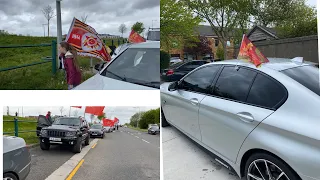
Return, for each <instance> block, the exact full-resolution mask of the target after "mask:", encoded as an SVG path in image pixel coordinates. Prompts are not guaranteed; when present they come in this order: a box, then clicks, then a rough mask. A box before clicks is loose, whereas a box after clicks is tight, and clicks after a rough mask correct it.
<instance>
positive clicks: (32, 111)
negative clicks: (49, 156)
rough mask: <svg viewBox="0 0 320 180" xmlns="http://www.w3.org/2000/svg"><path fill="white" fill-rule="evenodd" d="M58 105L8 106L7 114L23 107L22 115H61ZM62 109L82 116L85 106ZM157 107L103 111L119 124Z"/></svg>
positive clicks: (67, 112) (88, 117)
mask: <svg viewBox="0 0 320 180" xmlns="http://www.w3.org/2000/svg"><path fill="white" fill-rule="evenodd" d="M60 107H61V106H47V107H44V106H41V107H36V106H33V107H32V106H28V107H22V106H20V107H17V106H9V114H10V115H12V116H14V115H15V113H16V112H19V116H22V109H23V116H38V115H40V114H41V115H46V114H47V112H48V111H51V116H55V115H61V113H60ZM62 107H63V109H64V111H63V113H62V115H67V116H69V111H70V115H71V116H75V115H76V116H77V117H78V116H82V117H83V115H84V110H85V107H84V106H83V107H82V109H79V108H71V109H70V107H69V106H62ZM156 108H159V107H152V106H148V107H146V106H136V107H129V106H128V107H125V106H121V107H112V106H111V107H110V106H108V107H105V108H104V112H105V113H106V116H107V118H111V119H113V118H114V117H117V118H118V119H119V120H120V124H124V123H129V122H130V118H131V116H132V115H134V114H135V113H137V112H139V110H140V111H147V110H150V109H156ZM3 114H7V106H5V107H3ZM85 118H86V120H87V121H88V122H91V115H90V114H86V116H85ZM92 120H93V121H94V120H97V119H96V116H95V117H93V119H92Z"/></svg>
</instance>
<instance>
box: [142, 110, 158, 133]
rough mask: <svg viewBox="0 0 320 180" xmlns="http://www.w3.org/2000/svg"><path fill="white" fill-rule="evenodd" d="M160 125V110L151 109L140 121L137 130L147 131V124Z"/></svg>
mask: <svg viewBox="0 0 320 180" xmlns="http://www.w3.org/2000/svg"><path fill="white" fill-rule="evenodd" d="M159 123H160V108H158V109H152V110H149V111H147V112H145V113H144V114H143V115H142V117H141V119H140V121H139V128H141V129H147V128H148V125H149V124H159Z"/></svg>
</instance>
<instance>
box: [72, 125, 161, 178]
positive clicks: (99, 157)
mask: <svg viewBox="0 0 320 180" xmlns="http://www.w3.org/2000/svg"><path fill="white" fill-rule="evenodd" d="M159 147H160V136H159V135H148V134H147V133H143V132H139V131H136V130H132V129H128V128H119V130H118V131H115V132H113V133H109V134H107V136H106V137H105V138H104V139H101V140H99V141H98V143H97V145H96V146H95V147H94V148H93V149H91V150H90V151H89V153H88V154H87V155H86V156H85V158H84V163H83V164H82V165H81V167H80V168H79V170H78V171H77V172H76V174H75V176H74V177H73V179H76V180H87V179H97V180H98V179H106V180H132V179H139V180H159V179H160V148H159Z"/></svg>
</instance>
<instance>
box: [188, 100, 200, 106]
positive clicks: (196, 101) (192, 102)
mask: <svg viewBox="0 0 320 180" xmlns="http://www.w3.org/2000/svg"><path fill="white" fill-rule="evenodd" d="M190 103H191V104H193V105H195V106H197V105H198V104H199V101H198V99H197V98H192V99H190Z"/></svg>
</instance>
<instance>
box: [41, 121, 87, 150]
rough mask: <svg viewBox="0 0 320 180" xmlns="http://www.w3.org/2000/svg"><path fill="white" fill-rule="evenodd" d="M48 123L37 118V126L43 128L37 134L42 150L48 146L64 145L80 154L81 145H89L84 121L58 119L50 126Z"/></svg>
mask: <svg viewBox="0 0 320 180" xmlns="http://www.w3.org/2000/svg"><path fill="white" fill-rule="evenodd" d="M48 123H49V121H47V120H46V119H45V117H44V119H43V117H42V118H40V117H39V118H38V124H42V126H43V127H42V129H41V131H40V134H39V138H40V147H41V149H42V150H48V149H49V148H50V144H65V145H70V146H72V151H73V152H74V153H80V152H81V150H82V144H83V143H85V145H89V138H90V137H89V127H88V124H87V122H86V121H85V120H82V119H80V118H76V117H59V118H57V119H55V120H54V122H53V123H52V124H48ZM46 125H47V126H46ZM45 126H46V127H45Z"/></svg>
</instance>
